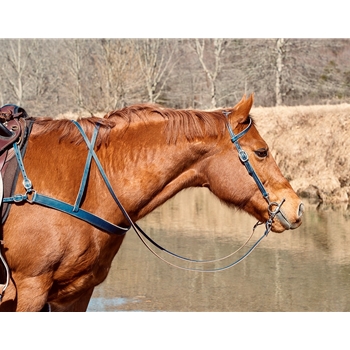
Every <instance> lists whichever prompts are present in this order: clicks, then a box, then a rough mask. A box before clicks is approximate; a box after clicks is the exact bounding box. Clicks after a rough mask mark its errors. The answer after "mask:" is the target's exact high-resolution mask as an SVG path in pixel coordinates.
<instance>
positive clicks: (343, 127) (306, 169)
mask: <svg viewBox="0 0 350 350" xmlns="http://www.w3.org/2000/svg"><path fill="white" fill-rule="evenodd" d="M252 115H253V116H254V117H255V120H256V122H257V126H258V129H259V131H260V133H261V135H262V136H263V137H264V139H265V140H266V141H267V143H268V144H269V146H270V148H271V149H272V153H273V155H274V157H275V159H276V161H277V164H278V165H279V167H280V168H281V170H282V172H283V174H284V175H285V176H286V177H287V179H288V180H289V181H290V182H291V184H292V186H293V188H294V189H295V190H296V191H297V192H298V193H299V195H301V196H304V197H309V198H312V199H314V200H319V201H323V202H348V201H349V198H350V174H349V169H350V152H349V150H350V138H349V135H350V104H341V105H323V106H296V107H271V108H254V109H253V110H252Z"/></svg>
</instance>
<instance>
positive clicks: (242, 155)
mask: <svg viewBox="0 0 350 350" xmlns="http://www.w3.org/2000/svg"><path fill="white" fill-rule="evenodd" d="M222 113H223V114H224V115H225V117H226V119H227V122H226V127H227V130H228V132H229V134H230V137H231V142H232V143H233V144H234V145H235V146H236V149H237V152H238V157H239V159H240V161H241V162H242V163H243V164H244V166H245V167H246V169H247V171H248V174H249V175H250V176H252V177H253V179H254V181H255V183H256V184H257V186H258V188H259V190H260V192H261V194H262V196H263V197H264V199H265V200H266V202H267V204H268V208H267V210H268V213H269V219H268V220H267V221H266V223H265V225H266V235H267V233H268V232H269V231H270V229H271V226H272V222H273V219H274V218H275V216H277V215H278V216H282V218H284V215H283V214H282V212H281V206H282V204H283V203H284V202H285V198H283V199H282V200H281V202H280V203H277V202H271V201H270V198H269V194H268V192H267V191H266V189H265V187H264V185H263V183H262V182H261V180H260V179H259V176H258V175H257V173H256V172H255V170H254V168H253V167H252V165H251V164H250V162H249V157H248V154H247V152H246V151H245V150H243V149H242V148H241V145H240V144H239V142H238V140H239V139H240V138H241V137H242V136H244V135H245V134H246V133H247V132H248V131H249V129H250V128H251V126H252V118H251V117H248V118H249V124H248V126H247V127H246V128H245V129H244V130H242V131H241V132H240V133H238V134H237V135H235V133H234V132H233V130H232V128H231V125H230V123H229V119H228V116H229V115H230V113H231V112H229V111H222Z"/></svg>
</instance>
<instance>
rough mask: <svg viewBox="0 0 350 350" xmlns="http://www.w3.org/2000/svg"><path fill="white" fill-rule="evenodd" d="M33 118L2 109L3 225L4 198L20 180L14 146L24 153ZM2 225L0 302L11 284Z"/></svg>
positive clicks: (5, 213) (19, 110) (0, 181)
mask: <svg viewBox="0 0 350 350" xmlns="http://www.w3.org/2000/svg"><path fill="white" fill-rule="evenodd" d="M32 120H33V119H32V118H29V117H28V115H27V113H26V111H25V110H24V109H23V108H21V107H18V106H16V105H13V104H7V105H4V106H2V107H1V108H0V200H1V201H0V203H1V210H2V212H1V214H2V215H1V216H2V224H4V222H5V220H6V218H7V216H8V212H9V209H10V205H9V204H7V203H2V201H3V198H4V196H5V197H6V196H10V195H11V194H12V192H13V190H14V187H15V184H16V182H17V178H18V172H19V171H18V170H19V169H18V165H17V161H16V158H15V152H14V150H13V144H14V143H17V145H18V147H19V149H20V150H21V151H22V152H24V150H25V146H26V142H27V139H28V135H29V133H30V130H31V126H32ZM2 239H3V237H2V225H1V226H0V302H1V297H2V294H3V292H4V291H5V289H6V287H7V285H8V282H9V270H8V266H7V263H6V261H5V259H4V257H3V256H2V253H1V249H2V243H3V241H2Z"/></svg>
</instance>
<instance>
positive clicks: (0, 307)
mask: <svg viewBox="0 0 350 350" xmlns="http://www.w3.org/2000/svg"><path fill="white" fill-rule="evenodd" d="M16 308H17V289H16V286H15V285H14V283H13V281H12V279H10V282H9V285H8V286H7V288H6V290H5V292H4V294H3V295H2V300H1V302H0V312H14V311H16Z"/></svg>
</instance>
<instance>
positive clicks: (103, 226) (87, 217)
mask: <svg viewBox="0 0 350 350" xmlns="http://www.w3.org/2000/svg"><path fill="white" fill-rule="evenodd" d="M229 113H230V112H225V111H223V114H224V115H225V116H226V118H227V119H228V115H229ZM72 122H73V123H74V124H75V126H76V127H77V128H78V130H79V132H80V133H81V135H82V137H83V139H84V141H85V143H86V146H87V148H88V155H87V159H86V163H85V168H84V172H83V175H82V179H81V183H80V188H79V191H78V194H77V197H76V201H75V203H74V205H71V204H69V203H66V202H63V201H60V200H58V199H55V198H51V197H48V196H45V195H43V194H40V193H38V192H37V191H36V190H35V189H34V188H33V185H32V182H31V181H30V179H29V178H28V176H27V174H26V171H25V168H24V164H23V159H22V155H21V152H20V150H19V148H18V146H17V143H16V142H15V143H14V144H13V149H14V152H15V155H16V159H17V163H18V166H19V169H20V171H21V173H22V176H23V186H24V189H25V194H15V195H13V196H11V197H7V198H3V202H4V203H21V202H24V201H26V202H28V203H31V204H39V205H42V206H44V207H48V208H52V209H55V210H59V211H61V212H63V213H66V214H69V215H71V216H74V217H76V218H78V219H80V220H83V221H86V222H88V223H89V224H91V225H93V226H95V227H96V228H98V229H100V230H102V231H105V232H108V233H110V234H118V235H124V234H125V233H126V232H127V231H128V230H129V229H130V228H131V227H132V228H133V229H134V231H135V232H136V234H137V235H138V237H139V238H140V239H141V241H142V242H143V243H144V244H145V246H146V247H147V248H148V249H149V250H150V251H151V252H152V253H153V254H154V255H156V256H157V257H158V258H160V259H161V260H163V261H164V262H166V263H167V264H169V265H172V266H174V267H177V268H180V269H183V270H190V271H200V272H216V271H222V270H226V269H228V268H230V267H232V266H235V265H237V264H238V263H239V262H241V261H242V260H243V259H245V258H246V257H247V256H248V255H249V254H250V253H251V252H252V251H253V250H254V249H255V248H256V247H257V245H258V244H259V243H260V242H261V240H262V239H263V238H264V237H266V236H267V235H268V233H269V232H270V230H271V227H272V223H273V220H274V218H275V216H276V215H277V214H278V213H279V212H280V208H281V206H282V204H283V203H284V201H285V199H282V201H281V202H280V203H277V202H271V201H270V199H269V194H268V193H267V192H266V189H265V187H264V185H263V184H262V182H261V180H260V179H259V177H258V175H257V174H256V172H255V170H254V169H253V167H252V165H251V163H250V162H249V157H248V154H247V153H246V152H245V151H244V150H243V149H242V148H241V146H240V144H239V142H238V140H239V139H240V138H241V137H243V136H244V135H245V134H246V133H247V132H248V131H249V129H250V127H251V126H252V119H251V118H249V124H248V126H247V127H246V128H245V129H244V130H243V131H241V132H240V133H238V134H237V135H235V134H234V132H233V130H232V128H231V126H230V124H229V122H228V120H227V122H226V127H227V129H228V132H229V134H230V137H231V142H232V143H233V144H234V145H235V147H236V149H237V151H238V156H239V159H240V160H241V162H242V163H243V164H244V166H245V167H246V169H247V171H248V173H249V175H250V176H252V177H253V179H254V180H255V182H256V184H257V186H258V188H259V190H260V192H261V193H262V196H263V197H264V199H265V200H266V201H267V204H268V213H269V219H268V220H267V221H266V222H265V232H264V233H263V235H262V236H261V237H260V238H259V239H258V240H257V241H256V242H255V243H254V244H253V245H252V246H251V248H250V249H249V250H248V251H247V252H246V253H245V254H244V255H243V256H241V257H240V258H238V259H237V260H236V261H234V262H233V263H230V264H229V265H227V266H225V267H221V268H216V269H199V268H187V267H182V266H178V265H175V264H173V263H171V262H169V261H167V260H165V259H164V258H163V257H161V256H159V255H158V254H157V253H156V252H155V251H154V250H153V249H152V248H151V247H150V246H149V244H148V243H147V242H146V241H148V242H150V243H151V244H153V245H154V246H155V247H157V248H158V249H160V250H161V251H163V252H165V253H167V254H169V255H171V256H173V257H176V258H179V259H181V260H184V261H187V262H192V263H209V262H211V263H212V262H217V261H220V260H224V259H226V258H228V257H229V256H231V255H233V254H234V253H236V252H237V251H238V250H240V249H241V248H242V247H243V246H244V245H245V244H246V243H247V242H248V241H247V242H246V243H244V245H243V246H242V247H240V248H239V249H238V250H236V251H235V252H234V253H231V254H230V255H228V256H226V257H223V258H220V259H216V260H193V259H189V258H186V257H182V256H180V255H177V254H174V253H172V252H170V251H169V250H167V249H165V248H163V247H162V246H160V245H159V244H157V243H156V242H155V241H154V240H153V239H152V238H150V237H149V236H148V235H147V234H146V233H145V232H144V231H143V230H142V229H141V228H140V227H139V226H138V225H137V224H136V223H135V222H133V220H132V219H131V218H130V216H129V215H128V213H127V211H126V210H125V209H124V207H123V206H122V204H121V203H120V201H119V199H118V198H117V196H116V194H115V193H114V191H113V188H112V186H111V184H110V182H109V180H108V178H107V176H106V173H105V171H104V170H103V167H102V165H101V163H100V161H99V159H98V157H97V155H96V153H95V151H94V146H95V142H96V139H97V135H98V132H99V127H100V125H99V124H96V126H95V129H94V133H93V135H92V138H91V141H90V140H89V139H88V137H87V136H86V134H85V132H84V130H83V129H82V127H81V126H80V124H79V123H78V122H76V121H74V120H72ZM92 159H94V161H95V163H96V165H97V167H98V169H99V172H100V174H101V176H102V178H103V180H104V182H105V184H106V186H107V188H108V190H109V192H110V194H111V196H112V198H113V199H114V201H115V202H116V204H117V205H118V207H119V209H120V210H121V212H122V213H123V215H124V216H125V218H126V219H127V220H128V222H129V223H130V227H127V228H124V227H121V226H117V225H114V224H113V223H110V222H108V221H106V220H104V219H102V218H100V217H98V216H96V215H94V214H92V213H89V212H87V211H85V210H83V209H82V208H80V205H81V201H82V198H83V195H84V193H85V188H86V183H87V178H88V175H89V171H90V165H91V161H92ZM261 224H263V223H262V222H259V221H258V222H257V223H256V224H255V225H254V227H253V233H254V231H255V228H256V227H257V226H258V225H261ZM253 233H252V235H253ZM252 235H251V236H252ZM251 236H250V237H251ZM249 239H250V238H249ZM249 239H248V240H249ZM3 263H4V262H3ZM5 267H7V266H6V265H5ZM8 275H9V273H8ZM7 285H8V280H7V284H6V285H5V288H4V289H6V287H7ZM3 292H4V290H3Z"/></svg>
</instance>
